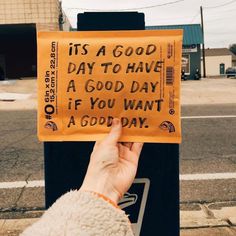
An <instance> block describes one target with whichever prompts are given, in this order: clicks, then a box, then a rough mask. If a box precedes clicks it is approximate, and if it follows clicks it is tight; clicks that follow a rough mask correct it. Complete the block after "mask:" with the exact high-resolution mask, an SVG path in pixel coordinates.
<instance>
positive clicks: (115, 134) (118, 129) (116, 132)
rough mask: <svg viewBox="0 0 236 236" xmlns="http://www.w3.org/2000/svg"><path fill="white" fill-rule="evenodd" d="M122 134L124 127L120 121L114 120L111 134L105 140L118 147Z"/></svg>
mask: <svg viewBox="0 0 236 236" xmlns="http://www.w3.org/2000/svg"><path fill="white" fill-rule="evenodd" d="M121 133H122V126H121V122H120V120H119V119H117V118H114V119H113V120H112V127H111V131H110V133H109V134H108V135H107V137H106V138H105V140H104V141H105V142H106V143H109V144H113V145H116V143H117V142H118V140H119V138H120V136H121Z"/></svg>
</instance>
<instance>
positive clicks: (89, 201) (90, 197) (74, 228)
mask: <svg viewBox="0 0 236 236" xmlns="http://www.w3.org/2000/svg"><path fill="white" fill-rule="evenodd" d="M21 236H133V232H132V230H131V224H130V222H129V219H128V217H127V216H126V214H125V212H124V211H122V210H120V209H118V208H116V207H114V206H113V205H112V204H110V203H109V202H107V201H106V200H104V199H103V198H100V197H98V196H97V195H96V194H95V193H91V192H82V191H70V192H68V193H66V194H65V195H63V196H62V197H61V198H59V199H58V200H57V201H56V202H55V203H54V204H53V205H52V206H51V207H50V208H49V209H48V210H47V211H46V212H45V213H44V215H43V216H42V217H41V218H40V219H39V221H37V222H36V223H35V224H33V225H32V226H30V227H29V228H27V229H26V230H25V231H24V232H23V233H22V234H21Z"/></svg>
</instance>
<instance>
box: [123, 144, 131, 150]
mask: <svg viewBox="0 0 236 236" xmlns="http://www.w3.org/2000/svg"><path fill="white" fill-rule="evenodd" d="M122 145H124V146H126V147H127V148H128V149H129V150H131V148H132V145H133V143H131V142H124V143H122Z"/></svg>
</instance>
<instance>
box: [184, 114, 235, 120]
mask: <svg viewBox="0 0 236 236" xmlns="http://www.w3.org/2000/svg"><path fill="white" fill-rule="evenodd" d="M222 118H236V115H225V116H182V117H181V119H222Z"/></svg>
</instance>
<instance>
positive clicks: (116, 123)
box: [112, 118, 120, 126]
mask: <svg viewBox="0 0 236 236" xmlns="http://www.w3.org/2000/svg"><path fill="white" fill-rule="evenodd" d="M119 123H120V120H119V119H117V118H115V119H113V120H112V126H117V125H119Z"/></svg>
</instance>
